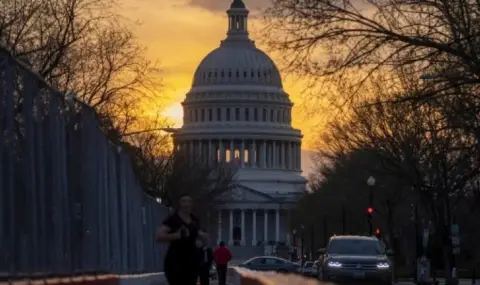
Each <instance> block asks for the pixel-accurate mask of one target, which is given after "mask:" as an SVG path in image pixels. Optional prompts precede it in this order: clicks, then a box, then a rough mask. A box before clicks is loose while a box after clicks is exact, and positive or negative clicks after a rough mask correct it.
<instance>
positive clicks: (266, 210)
mask: <svg viewBox="0 0 480 285" xmlns="http://www.w3.org/2000/svg"><path fill="white" fill-rule="evenodd" d="M248 13H249V12H248V10H247V8H246V7H245V4H244V3H243V1H242V0H234V1H233V3H232V5H231V6H230V9H229V10H228V11H227V14H228V32H227V37H226V39H225V40H223V41H221V43H220V46H219V47H217V48H216V49H214V50H213V51H212V52H210V53H209V54H208V55H207V56H206V57H205V58H204V59H203V60H202V61H201V63H200V64H199V66H198V68H197V70H196V71H195V74H194V76H193V82H192V87H191V89H190V91H189V92H188V93H187V94H186V96H185V100H184V101H183V102H182V106H183V113H184V117H183V126H182V127H181V128H179V129H175V130H173V141H174V149H175V151H177V152H181V153H183V154H184V155H185V156H186V158H187V159H188V160H189V161H192V162H195V163H201V164H207V165H209V166H211V167H223V166H224V165H225V164H229V165H231V166H234V168H233V169H236V170H237V172H236V173H235V177H234V179H235V183H234V189H232V190H230V189H229V191H227V192H225V193H221V194H219V195H218V196H219V197H215V198H216V199H218V200H219V201H222V203H219V206H218V207H216V208H215V209H212V211H211V212H212V213H213V212H215V211H216V212H217V221H216V222H215V225H214V226H215V227H217V230H218V232H217V235H216V239H217V241H218V242H220V241H222V240H225V239H226V240H228V244H229V245H239V246H241V250H239V251H238V252H235V253H234V256H236V257H237V258H245V260H246V259H248V258H251V257H253V256H256V255H263V254H264V253H265V250H264V248H263V245H266V244H267V243H271V242H274V243H279V242H284V243H288V242H289V236H290V235H291V229H290V228H289V222H288V221H289V218H288V217H289V215H290V211H291V210H292V209H294V208H295V205H296V202H297V200H298V198H299V196H300V195H301V194H303V193H305V187H306V186H305V185H306V180H305V178H304V177H302V176H301V173H302V170H301V145H302V133H301V131H300V130H298V129H295V128H293V127H292V107H293V103H292V102H291V101H290V98H289V96H288V94H287V93H286V92H285V91H284V90H283V87H282V80H281V76H280V72H279V70H278V68H277V67H276V66H275V63H274V62H273V60H272V59H270V57H269V56H268V55H266V54H265V53H264V52H263V51H261V50H259V49H258V48H257V47H256V46H255V43H254V42H253V41H252V40H250V38H249V35H248V29H247V21H248ZM259 242H260V243H259Z"/></svg>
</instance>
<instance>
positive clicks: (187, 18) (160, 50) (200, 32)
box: [123, 0, 318, 149]
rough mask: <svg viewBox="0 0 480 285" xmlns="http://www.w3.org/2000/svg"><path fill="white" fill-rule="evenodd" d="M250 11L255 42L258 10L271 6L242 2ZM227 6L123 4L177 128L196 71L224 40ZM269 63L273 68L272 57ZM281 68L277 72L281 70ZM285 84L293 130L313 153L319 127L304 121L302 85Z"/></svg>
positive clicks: (226, 2)
mask: <svg viewBox="0 0 480 285" xmlns="http://www.w3.org/2000/svg"><path fill="white" fill-rule="evenodd" d="M244 2H245V4H246V5H247V7H248V9H249V10H250V21H249V30H250V36H251V38H252V39H253V40H257V46H259V47H260V48H261V49H263V50H265V48H264V47H262V46H261V45H259V44H258V38H257V37H256V34H257V32H256V31H258V30H259V29H260V28H261V22H260V21H259V20H255V18H259V17H261V10H262V9H263V8H265V7H267V6H268V4H269V2H270V0H244ZM230 4H231V0H123V13H124V14H125V16H127V17H128V18H130V19H132V20H135V21H139V22H140V23H141V25H140V26H139V27H137V28H136V30H135V33H136V35H137V37H138V40H139V41H140V42H141V43H142V44H143V45H145V46H146V47H147V48H148V57H149V58H150V59H152V60H158V61H159V65H160V68H161V70H162V72H161V76H162V80H163V82H164V84H165V87H164V90H163V92H164V93H165V95H166V97H168V100H169V102H168V104H167V106H166V108H165V111H164V112H163V114H165V115H167V116H169V117H170V118H171V119H172V120H173V121H174V122H175V123H176V126H181V124H182V116H183V112H182V108H181V105H180V102H182V101H183V100H184V98H185V94H186V93H187V91H188V90H189V88H190V85H191V81H192V77H193V74H194V72H195V69H196V67H197V66H198V64H199V63H200V61H201V60H202V59H203V57H204V56H206V55H207V53H209V52H210V51H211V50H213V49H215V48H216V47H218V45H219V44H220V41H221V40H223V39H224V38H225V36H226V31H227V18H226V12H225V11H226V10H227V9H228V7H229V6H230ZM272 58H273V59H274V60H275V61H276V62H277V65H278V60H277V58H275V56H272ZM279 67H281V66H279ZM282 76H283V78H284V88H285V90H286V92H287V93H289V94H290V98H291V100H292V101H293V102H294V103H295V104H296V106H295V107H294V110H293V124H294V127H296V128H300V129H301V130H302V131H303V133H304V135H305V138H304V144H303V147H304V148H305V149H312V148H313V141H314V140H315V137H316V134H318V132H316V131H315V129H316V127H315V126H316V125H317V122H316V120H315V119H312V118H307V116H306V115H303V114H305V110H304V109H303V107H301V106H300V105H301V103H302V100H301V97H302V96H301V95H300V93H301V91H302V90H303V89H302V84H300V83H299V82H298V80H295V78H293V77H292V76H289V77H288V78H285V77H286V74H284V73H283V72H282Z"/></svg>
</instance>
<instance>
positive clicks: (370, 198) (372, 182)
mask: <svg viewBox="0 0 480 285" xmlns="http://www.w3.org/2000/svg"><path fill="white" fill-rule="evenodd" d="M367 185H368V187H369V193H368V210H367V211H368V213H367V215H368V232H369V235H370V236H372V235H373V224H372V214H373V211H374V210H373V209H374V208H373V187H375V178H374V177H373V176H370V177H368V179H367Z"/></svg>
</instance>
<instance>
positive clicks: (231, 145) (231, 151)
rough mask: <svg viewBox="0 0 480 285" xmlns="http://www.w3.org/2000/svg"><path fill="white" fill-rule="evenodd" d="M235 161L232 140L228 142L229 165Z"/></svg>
mask: <svg viewBox="0 0 480 285" xmlns="http://www.w3.org/2000/svg"><path fill="white" fill-rule="evenodd" d="M234 160H235V150H234V145H233V140H230V163H232V162H233V161H234Z"/></svg>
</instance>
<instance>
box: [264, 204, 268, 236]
mask: <svg viewBox="0 0 480 285" xmlns="http://www.w3.org/2000/svg"><path fill="white" fill-rule="evenodd" d="M263 215H264V216H263V218H264V220H263V243H264V245H266V244H268V210H267V209H265V210H263Z"/></svg>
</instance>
